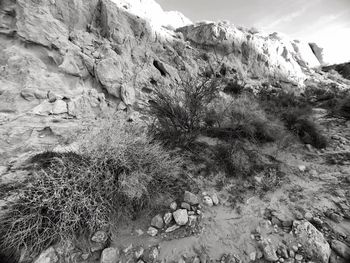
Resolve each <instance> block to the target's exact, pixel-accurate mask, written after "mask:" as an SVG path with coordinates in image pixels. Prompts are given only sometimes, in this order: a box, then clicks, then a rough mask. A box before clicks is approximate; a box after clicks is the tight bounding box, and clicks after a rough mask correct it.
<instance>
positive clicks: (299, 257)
mask: <svg viewBox="0 0 350 263" xmlns="http://www.w3.org/2000/svg"><path fill="white" fill-rule="evenodd" d="M295 260H297V261H302V260H303V256H302V255H300V254H296V255H295Z"/></svg>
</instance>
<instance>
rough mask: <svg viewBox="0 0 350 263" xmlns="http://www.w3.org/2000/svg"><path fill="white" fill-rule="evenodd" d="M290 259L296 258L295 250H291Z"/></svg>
mask: <svg viewBox="0 0 350 263" xmlns="http://www.w3.org/2000/svg"><path fill="white" fill-rule="evenodd" d="M289 257H291V258H294V257H295V252H294V251H293V249H290V250H289Z"/></svg>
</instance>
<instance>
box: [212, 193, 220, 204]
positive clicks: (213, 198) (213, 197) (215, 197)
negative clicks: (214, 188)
mask: <svg viewBox="0 0 350 263" xmlns="http://www.w3.org/2000/svg"><path fill="white" fill-rule="evenodd" d="M211 199H212V200H213V204H214V205H218V204H219V198H218V195H217V194H215V193H214V194H212V196H211Z"/></svg>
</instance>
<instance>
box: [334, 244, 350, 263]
mask: <svg viewBox="0 0 350 263" xmlns="http://www.w3.org/2000/svg"><path fill="white" fill-rule="evenodd" d="M331 247H332V249H333V250H334V251H335V252H336V253H337V254H338V255H339V256H341V257H342V258H344V259H348V260H350V247H349V246H347V245H346V244H344V243H343V242H340V241H338V240H332V242H331Z"/></svg>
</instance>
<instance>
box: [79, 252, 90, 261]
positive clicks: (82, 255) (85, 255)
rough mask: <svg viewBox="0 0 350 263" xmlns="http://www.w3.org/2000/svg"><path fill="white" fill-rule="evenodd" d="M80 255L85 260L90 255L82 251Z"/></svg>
mask: <svg viewBox="0 0 350 263" xmlns="http://www.w3.org/2000/svg"><path fill="white" fill-rule="evenodd" d="M80 257H81V259H82V260H87V259H88V258H89V257H90V254H89V253H84V254H81V256H80Z"/></svg>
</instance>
